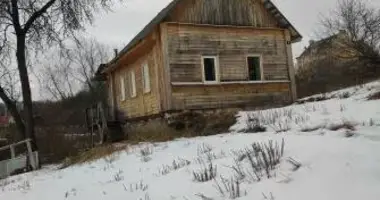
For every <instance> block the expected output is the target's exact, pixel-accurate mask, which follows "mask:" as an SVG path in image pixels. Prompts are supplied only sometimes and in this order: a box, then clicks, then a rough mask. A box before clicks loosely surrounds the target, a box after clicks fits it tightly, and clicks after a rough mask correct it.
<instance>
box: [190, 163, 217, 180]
mask: <svg viewBox="0 0 380 200" xmlns="http://www.w3.org/2000/svg"><path fill="white" fill-rule="evenodd" d="M201 166H202V167H201V169H200V170H198V171H193V180H194V181H196V182H208V181H211V180H212V179H214V178H215V177H216V171H217V170H216V166H214V165H213V164H212V162H210V163H209V164H208V165H206V164H203V165H201Z"/></svg>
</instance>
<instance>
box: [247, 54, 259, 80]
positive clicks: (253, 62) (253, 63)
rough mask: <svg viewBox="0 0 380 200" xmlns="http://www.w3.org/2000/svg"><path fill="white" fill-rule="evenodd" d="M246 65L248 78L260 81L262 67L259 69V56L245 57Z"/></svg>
mask: <svg viewBox="0 0 380 200" xmlns="http://www.w3.org/2000/svg"><path fill="white" fill-rule="evenodd" d="M247 65H248V80H250V81H261V80H262V69H261V60H260V56H249V57H247Z"/></svg>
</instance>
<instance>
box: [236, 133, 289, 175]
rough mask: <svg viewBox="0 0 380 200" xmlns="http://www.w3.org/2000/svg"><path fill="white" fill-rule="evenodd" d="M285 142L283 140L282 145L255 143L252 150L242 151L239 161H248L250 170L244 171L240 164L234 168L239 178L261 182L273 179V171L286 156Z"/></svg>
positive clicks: (271, 142)
mask: <svg viewBox="0 0 380 200" xmlns="http://www.w3.org/2000/svg"><path fill="white" fill-rule="evenodd" d="M284 148H285V141H284V139H283V140H282V142H281V144H279V143H278V142H276V143H273V141H271V140H270V141H269V142H268V143H258V142H255V143H253V144H252V145H251V148H246V149H245V151H241V152H242V154H241V155H239V157H238V158H237V161H239V162H241V161H243V160H248V163H249V165H250V169H248V170H247V169H242V167H241V165H240V164H239V162H236V163H237V164H236V165H235V166H234V167H233V169H234V171H236V172H237V174H238V177H249V178H250V179H251V180H253V181H256V182H258V181H261V179H262V177H264V176H266V177H267V178H270V177H272V171H273V170H274V169H275V167H276V166H277V165H278V164H279V163H280V160H281V158H282V156H283V154H284Z"/></svg>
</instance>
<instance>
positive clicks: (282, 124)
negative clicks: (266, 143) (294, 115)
mask: <svg viewBox="0 0 380 200" xmlns="http://www.w3.org/2000/svg"><path fill="white" fill-rule="evenodd" d="M270 127H271V128H272V129H273V130H274V131H275V132H276V133H282V132H287V131H289V130H290V129H291V126H290V120H289V119H286V120H282V121H276V122H275V123H274V124H272V125H270Z"/></svg>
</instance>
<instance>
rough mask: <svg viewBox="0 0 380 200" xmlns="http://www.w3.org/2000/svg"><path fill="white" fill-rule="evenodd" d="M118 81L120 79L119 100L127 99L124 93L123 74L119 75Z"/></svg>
mask: <svg viewBox="0 0 380 200" xmlns="http://www.w3.org/2000/svg"><path fill="white" fill-rule="evenodd" d="M119 81H120V83H119V84H120V101H122V102H123V101H125V100H127V96H126V94H125V76H123V74H121V75H120V76H119Z"/></svg>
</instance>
